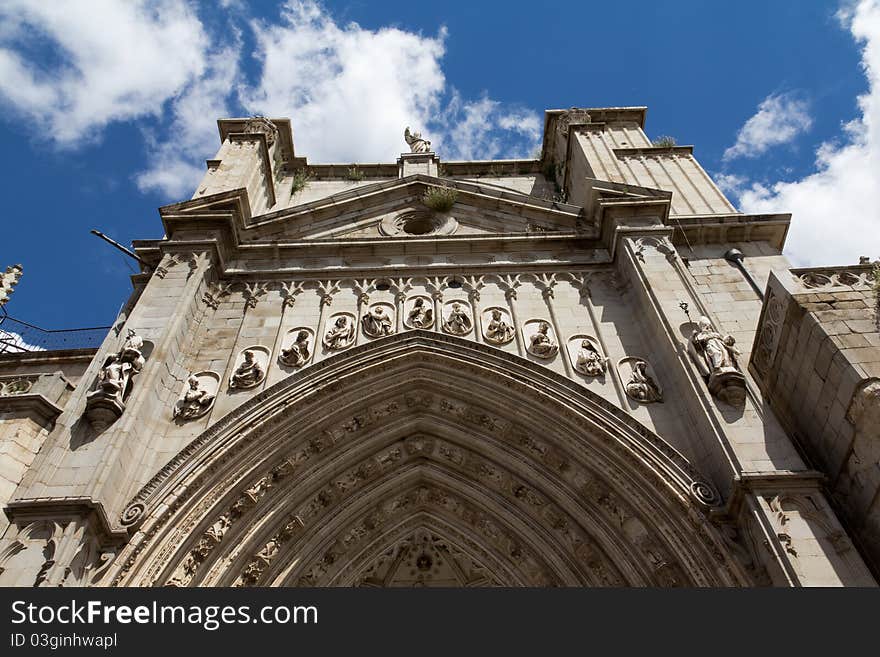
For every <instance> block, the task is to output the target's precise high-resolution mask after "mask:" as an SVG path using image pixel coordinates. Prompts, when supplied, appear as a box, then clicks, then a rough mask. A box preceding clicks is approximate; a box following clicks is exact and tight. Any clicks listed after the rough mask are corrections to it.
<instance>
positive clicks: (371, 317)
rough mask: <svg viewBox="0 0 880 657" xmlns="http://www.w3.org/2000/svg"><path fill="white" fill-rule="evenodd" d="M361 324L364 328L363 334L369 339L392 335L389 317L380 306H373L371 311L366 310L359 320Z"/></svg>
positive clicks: (392, 329) (392, 327)
mask: <svg viewBox="0 0 880 657" xmlns="http://www.w3.org/2000/svg"><path fill="white" fill-rule="evenodd" d="M361 324H362V325H363V327H364V333H366V334H367V335H369V336H370V337H371V338H379V337H382V336H383V335H391V334H392V333H394V326H393V325H392V324H391V317H389V316H388V315H386V314H385V309H384V308H382V306H374V307H373V308H372V309H371V310H368V311H367V313H366V314H365V315H364V316H363V317H362V318H361Z"/></svg>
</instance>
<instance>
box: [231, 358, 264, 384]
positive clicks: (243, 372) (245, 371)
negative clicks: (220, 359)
mask: <svg viewBox="0 0 880 657" xmlns="http://www.w3.org/2000/svg"><path fill="white" fill-rule="evenodd" d="M265 376H266V373H265V372H264V371H263V368H262V367H261V366H260V364H259V363H258V362H257V359H256V358H255V357H254V352H253V351H251V350H250V349H245V351H244V360H243V361H242V363H241V365H239V366H238V367H237V368H236V369H235V372H233V373H232V376H231V377H229V387H230V388H253V387H254V386H255V385H257V384H259V383H260V382H261V381H262V380H263V378H265Z"/></svg>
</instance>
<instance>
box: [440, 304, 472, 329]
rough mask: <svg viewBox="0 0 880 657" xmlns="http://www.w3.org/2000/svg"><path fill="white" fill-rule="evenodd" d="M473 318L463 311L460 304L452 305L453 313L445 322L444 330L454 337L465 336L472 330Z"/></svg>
mask: <svg viewBox="0 0 880 657" xmlns="http://www.w3.org/2000/svg"><path fill="white" fill-rule="evenodd" d="M471 326H472V324H471V318H470V317H468V314H467V313H466V312H465V311H463V310H462V309H461V304H460V303H453V304H452V311H451V312H450V313H449V316H448V317H447V318H446V320H445V321H444V322H443V329H444V330H446V331H448V332H449V333H452V334H453V335H465V334H466V333H469V332H470V330H471Z"/></svg>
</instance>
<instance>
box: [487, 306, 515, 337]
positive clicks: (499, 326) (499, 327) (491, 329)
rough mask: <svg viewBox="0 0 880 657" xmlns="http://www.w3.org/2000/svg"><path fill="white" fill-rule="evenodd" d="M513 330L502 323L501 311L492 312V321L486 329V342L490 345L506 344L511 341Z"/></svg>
mask: <svg viewBox="0 0 880 657" xmlns="http://www.w3.org/2000/svg"><path fill="white" fill-rule="evenodd" d="M513 333H514V328H513V326H511V325H510V324H508V323H507V322H505V321H504V318H503V317H502V315H501V311H500V310H498V309H495V310H493V311H492V319H491V320H490V321H489V325H488V326H487V327H486V341H487V342H491V343H492V344H506V343H508V342H510V341H511V340H513Z"/></svg>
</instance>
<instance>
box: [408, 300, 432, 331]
mask: <svg viewBox="0 0 880 657" xmlns="http://www.w3.org/2000/svg"><path fill="white" fill-rule="evenodd" d="M403 310H404V315H403V325H404V326H406V328H409V329H429V328H431V327H432V326H434V302H433V301H431V299H430V298H429V297H426V296H415V297H410V298H409V299H407V300H406V303H405V304H404V306H403Z"/></svg>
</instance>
